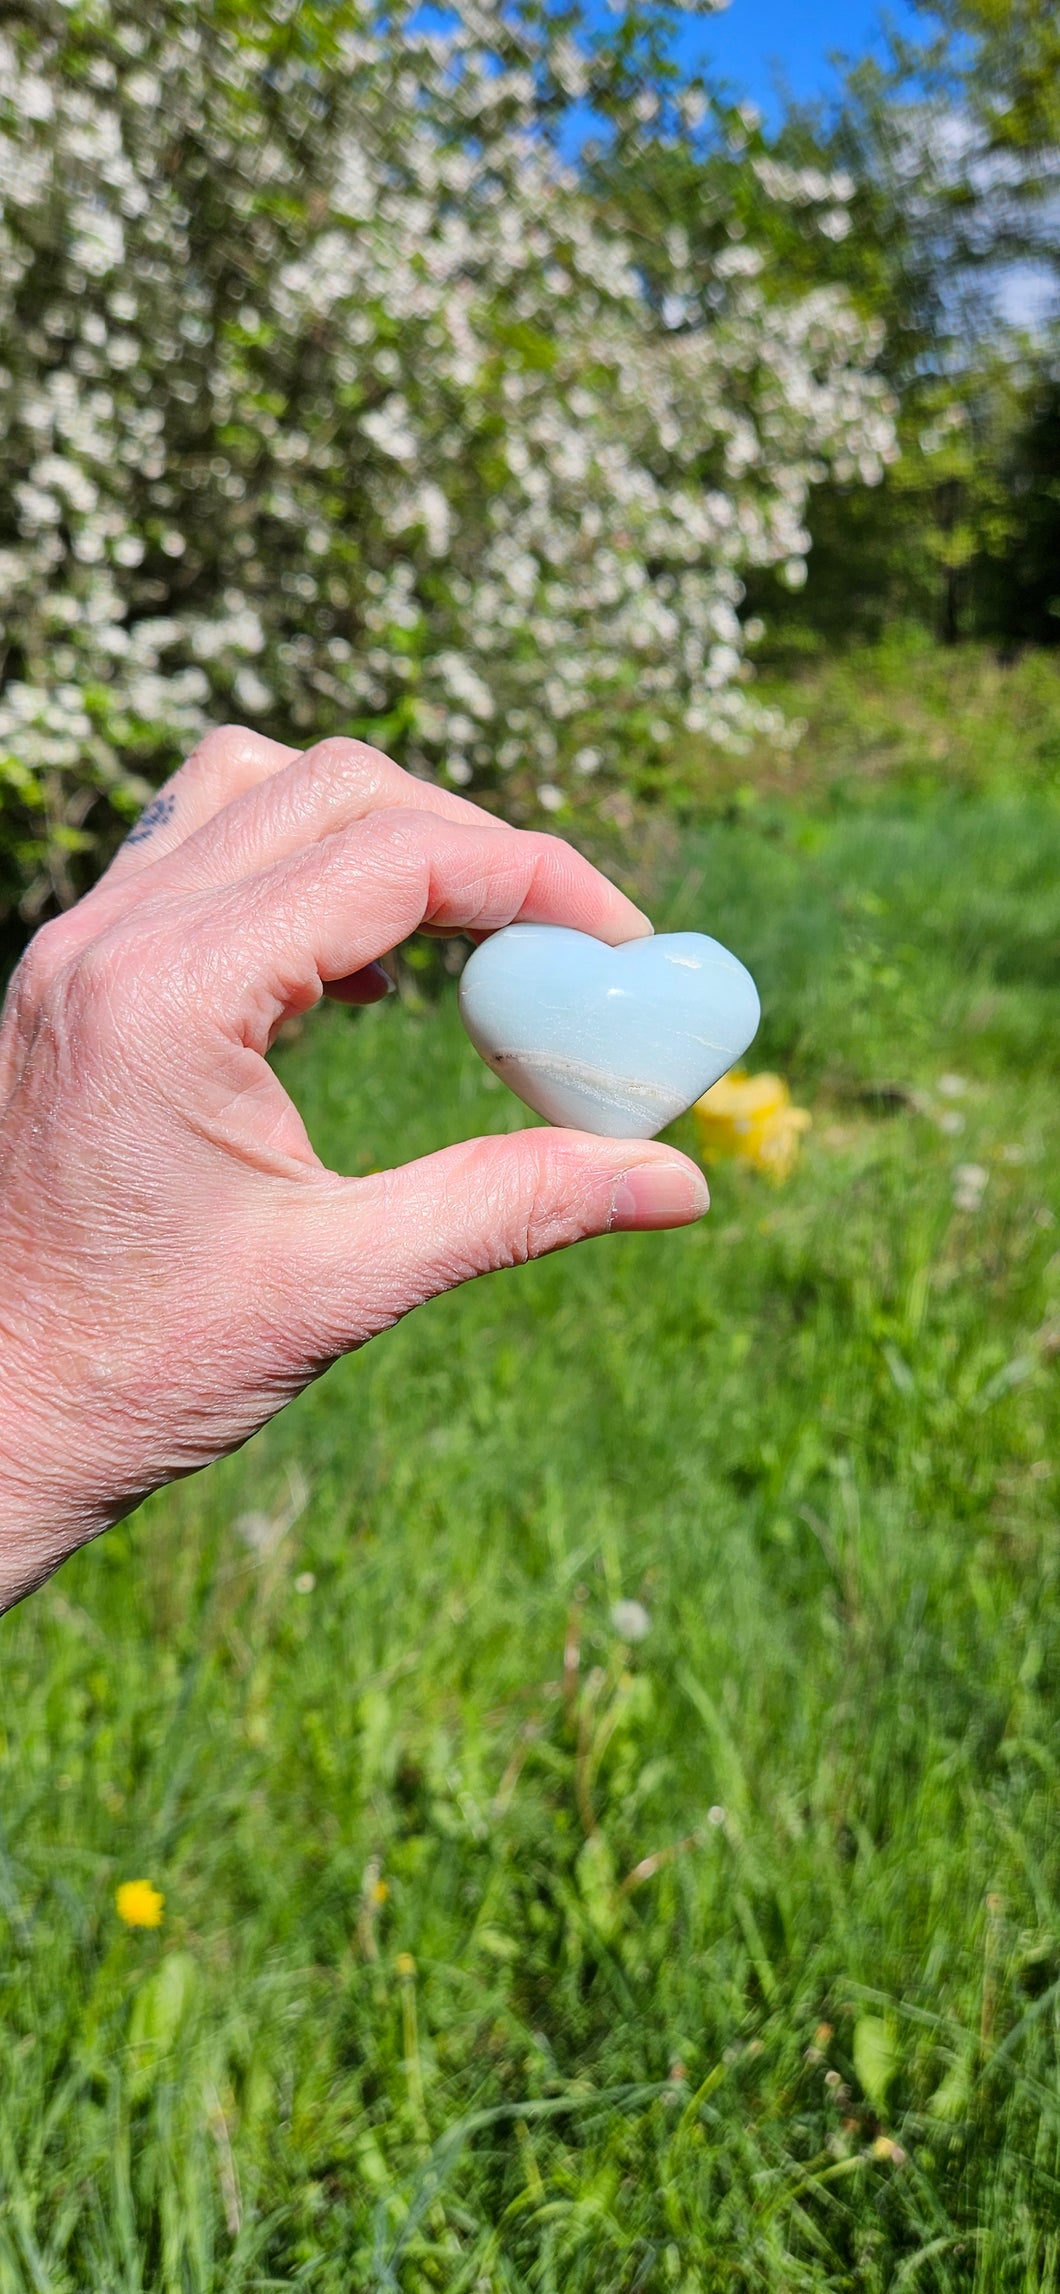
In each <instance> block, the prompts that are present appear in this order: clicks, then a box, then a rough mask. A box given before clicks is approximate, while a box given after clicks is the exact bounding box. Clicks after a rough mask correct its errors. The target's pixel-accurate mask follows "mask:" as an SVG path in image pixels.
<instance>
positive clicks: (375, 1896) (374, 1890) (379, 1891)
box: [368, 1880, 390, 1904]
mask: <svg viewBox="0 0 1060 2294" xmlns="http://www.w3.org/2000/svg"><path fill="white" fill-rule="evenodd" d="M389 1894H390V1884H389V1881H387V1880H373V1881H372V1885H371V1887H370V1888H369V1890H368V1901H369V1903H371V1904H385V1902H386V1900H387V1897H388V1896H389Z"/></svg>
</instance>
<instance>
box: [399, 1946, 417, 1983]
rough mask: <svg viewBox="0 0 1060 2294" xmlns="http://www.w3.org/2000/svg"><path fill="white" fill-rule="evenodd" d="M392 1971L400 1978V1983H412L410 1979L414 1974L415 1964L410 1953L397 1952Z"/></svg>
mask: <svg viewBox="0 0 1060 2294" xmlns="http://www.w3.org/2000/svg"><path fill="white" fill-rule="evenodd" d="M394 1971H395V1974H397V1975H399V1976H400V1977H401V1981H402V1983H411V1982H412V1978H413V1976H414V1975H415V1973H416V1962H415V1960H414V1959H413V1957H412V1953H411V1952H410V1951H399V1953H398V1955H397V1958H396V1960H395V1961H394Z"/></svg>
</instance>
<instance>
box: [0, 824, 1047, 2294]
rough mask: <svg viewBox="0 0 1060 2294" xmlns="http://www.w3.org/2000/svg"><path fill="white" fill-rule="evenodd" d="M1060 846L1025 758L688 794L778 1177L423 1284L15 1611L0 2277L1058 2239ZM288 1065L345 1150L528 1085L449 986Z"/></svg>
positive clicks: (7, 1717) (909, 2260)
mask: <svg viewBox="0 0 1060 2294" xmlns="http://www.w3.org/2000/svg"><path fill="white" fill-rule="evenodd" d="M1058 883H1060V819H1058V816H1057V814H1056V812H1055V810H1052V809H1051V808H1050V804H1049V801H1048V797H1047V794H1045V793H1042V792H1039V793H1038V794H1037V795H1028V796H1027V797H1025V798H1023V799H1020V798H1019V797H1018V796H1017V795H1015V794H1013V793H1012V791H1011V789H1006V790H1004V791H1003V792H1002V793H1000V794H997V795H990V794H982V793H980V794H978V795H972V796H968V795H964V796H963V797H961V799H960V800H959V801H958V800H956V799H946V798H938V797H936V796H934V795H933V796H931V797H924V798H922V799H921V800H919V802H918V804H917V806H916V809H914V806H913V800H912V799H911V798H910V797H909V795H908V792H906V793H904V794H903V793H900V792H899V793H896V792H895V791H894V790H892V789H889V788H888V786H886V785H885V786H884V787H882V788H881V789H880V791H879V792H878V794H877V796H876V798H875V799H874V800H873V802H872V804H871V806H868V807H866V806H865V805H864V804H863V803H861V802H860V801H859V804H858V806H857V807H856V808H854V809H850V808H845V807H842V806H840V807H839V808H838V810H835V811H833V812H829V813H826V812H825V811H824V810H821V811H819V812H818V813H817V814H816V815H815V816H811V815H810V814H808V813H807V812H805V811H799V810H794V809H790V808H789V809H784V808H780V809H777V810H770V817H769V819H768V820H763V821H762V822H761V824H757V823H756V821H755V819H754V817H753V816H752V817H750V818H748V817H744V818H742V819H737V820H735V821H734V822H730V823H723V824H718V825H715V826H712V827H710V828H707V829H703V830H696V831H694V832H692V831H690V832H689V833H688V834H687V835H686V836H685V837H684V839H683V840H682V847H681V851H680V855H679V865H678V866H677V868H676V871H675V874H674V877H673V881H672V883H671V885H670V887H669V889H668V890H666V891H664V892H663V893H661V894H660V895H659V898H658V900H657V902H656V907H657V912H658V914H659V918H660V920H661V921H667V922H671V923H673V924H675V925H680V926H687V925H689V924H694V923H698V924H702V925H703V926H704V927H705V928H706V929H708V930H711V931H713V932H716V933H717V934H718V935H719V936H720V937H721V938H723V939H726V940H729V941H730V942H731V944H732V945H733V946H734V947H735V948H736V949H737V950H738V952H739V953H740V955H741V956H743V957H744V958H745V959H746V960H747V961H748V962H749V963H750V964H751V965H752V967H753V969H754V970H755V972H756V975H757V976H758V978H759V980H760V983H761V986H762V990H763V1001H764V1005H765V1008H766V1021H765V1025H764V1029H763V1033H762V1035H761V1037H760V1039H759V1042H758V1044H757V1045H756V1046H755V1049H754V1053H753V1059H754V1062H755V1064H756V1065H762V1066H765V1065H769V1066H776V1067H778V1068H780V1070H781V1071H782V1072H783V1073H784V1074H785V1075H786V1076H787V1078H788V1079H789V1081H790V1083H791V1085H792V1089H793V1091H794V1094H795V1096H796V1098H797V1099H798V1100H799V1101H800V1102H801V1103H802V1104H805V1105H808V1106H810V1107H811V1108H812V1109H813V1113H814V1129H813V1131H812V1132H811V1133H810V1134H809V1136H808V1138H807V1140H806V1142H805V1145H804V1148H803V1153H802V1157H801V1160H800V1162H799V1165H798V1167H797V1169H796V1171H795V1173H794V1175H793V1176H792V1178H791V1180H790V1181H789V1182H788V1184H787V1185H786V1186H785V1187H784V1188H782V1189H780V1190H774V1189H772V1188H771V1187H769V1186H768V1185H767V1184H766V1183H765V1182H764V1181H763V1180H762V1179H761V1178H759V1177H757V1176H756V1175H755V1174H753V1173H749V1172H741V1171H739V1170H736V1169H734V1168H727V1167H722V1168H719V1169H718V1170H717V1171H716V1172H715V1173H714V1174H713V1181H712V1183H713V1188H714V1197H715V1200H714V1208H713V1211H712V1214H711V1216H710V1218H709V1219H708V1220H707V1221H706V1222H705V1223H704V1224H703V1225H702V1226H701V1227H699V1228H697V1229H695V1230H693V1231H691V1232H689V1233H686V1234H675V1235H667V1236H655V1237H611V1238H607V1239H604V1240H602V1241H600V1242H599V1243H595V1244H592V1245H589V1246H586V1247H584V1248H583V1249H582V1250H580V1251H578V1252H576V1253H569V1254H566V1255H563V1256H560V1257H558V1258H556V1259H553V1260H551V1261H549V1262H547V1263H544V1264H541V1265H539V1266H537V1267H534V1268H529V1269H524V1270H521V1271H519V1272H515V1273H511V1274H506V1275H502V1276H497V1277H493V1278H491V1279H490V1280H488V1281H486V1282H483V1283H480V1284H478V1285H476V1286H474V1287H473V1288H472V1289H470V1290H468V1291H466V1292H464V1293H462V1294H460V1295H458V1296H454V1297H452V1298H449V1299H444V1300H439V1301H436V1302H435V1303H434V1304H433V1305H431V1306H429V1307H428V1308H426V1309H423V1310H421V1311H420V1312H419V1313H418V1314H417V1315H415V1316H414V1317H413V1318H411V1319H410V1320H409V1322H407V1323H406V1324H405V1325H404V1326H403V1327H402V1328H400V1329H399V1330H396V1331H394V1332H392V1333H391V1334H390V1335H388V1336H387V1337H386V1338H384V1339H382V1340H380V1341H378V1342H377V1343H376V1344H375V1345H374V1346H373V1347H372V1348H371V1349H369V1350H368V1351H367V1352H366V1353H365V1354H364V1355H363V1356H361V1357H360V1358H358V1359H355V1360H352V1361H349V1362H347V1363H344V1364H342V1365H340V1366H339V1367H338V1368H337V1369H336V1370H335V1371H333V1372H332V1373H331V1374H330V1376H329V1377H328V1378H327V1379H326V1380H324V1381H323V1383H322V1384H321V1385H320V1386H319V1387H317V1388H316V1389H315V1390H314V1391H313V1392H311V1393H310V1394H307V1395H306V1396H305V1397H304V1398H303V1400H302V1401H301V1402H300V1403H299V1404H298V1405H297V1406H296V1407H295V1408H293V1409H291V1410H290V1411H288V1412H287V1413H286V1415H285V1416H284V1417H283V1418H282V1419H281V1420H280V1421H278V1422H277V1423H276V1425H275V1426H274V1427H272V1428H271V1429H270V1430H269V1431H268V1432H267V1433H266V1434H265V1435H263V1436H262V1437H261V1438H259V1440H258V1441H256V1442H255V1443H254V1444H252V1445H251V1447H250V1448H249V1449H248V1450H247V1451H246V1452H245V1453H243V1455H242V1456H240V1457H239V1458H237V1459H233V1460H231V1461H229V1462H228V1463H227V1464H225V1465H224V1466H222V1467H220V1468H218V1469H216V1470H215V1471H213V1472H212V1473H210V1474H209V1475H206V1476H204V1477H202V1478H200V1479H199V1480H197V1481H194V1482H190V1483H187V1484H185V1485H183V1486H182V1487H181V1488H179V1489H177V1490H175V1491H173V1492H171V1493H168V1494H167V1495H165V1496H163V1497H161V1498H159V1499H157V1500H155V1501H154V1502H153V1503H152V1504H151V1505H149V1506H148V1507H147V1508H145V1509H144V1511H143V1513H142V1514H141V1515H140V1516H139V1517H138V1518H137V1519H136V1521H134V1522H133V1523H130V1524H128V1525H126V1526H125V1527H123V1528H122V1529H120V1530H118V1531H116V1532H115V1533H113V1534H112V1536H111V1537H110V1538H108V1539H107V1540H106V1541H105V1542H104V1543H103V1544H102V1545H101V1546H100V1547H98V1548H97V1549H96V1550H95V1551H93V1552H92V1553H89V1554H86V1555H84V1556H82V1557H81V1558H80V1559H79V1560H78V1561H76V1562H75V1563H74V1564H72V1565H71V1566H69V1567H68V1568H67V1569H66V1570H65V1571H64V1572H63V1573H62V1575H61V1577H60V1578H59V1579H58V1580H57V1581H56V1583H55V1584H54V1585H53V1587H52V1588H51V1589H50V1590H49V1591H48V1592H46V1593H45V1594H44V1595H43V1596H41V1597H40V1598H39V1599H37V1600H36V1601H34V1602H32V1603H30V1604H28V1605H27V1606H26V1607H25V1608H24V1609H22V1610H20V1611H18V1612H16V1613H15V1614H14V1615H13V1616H12V1617H11V1618H10V1619H9V1620H8V1621H7V1622H6V1624H5V1626H4V1628H3V1640H2V1656H3V1706H2V1721H3V1729H4V1769H3V1779H4V1782H3V1800H2V1806H3V1815H4V1825H5V1834H4V1838H3V1843H2V1847H0V1915H2V1920H3V1923H4V1929H5V1933H4V1944H3V1954H2V1969H0V1972H2V1975H3V1991H2V1993H0V1999H2V2002H3V2006H2V2023H0V2051H2V2052H0V2176H2V2181H3V2185H4V2193H5V2195H4V2202H3V2207H2V2209H0V2294H7V2290H8V2289H11V2290H12V2294H14V2290H15V2289H18V2290H19V2294H21V2290H22V2289H24V2288H25V2289H29V2288H33V2289H49V2290H51V2289H54V2290H56V2294H59V2290H62V2294H66V2290H68V2289H69V2290H71V2294H74V2290H77V2294H81V2290H82V2289H86V2288H91V2289H93V2294H95V2290H96V2289H104V2288H105V2289H114V2290H115V2294H117V2290H119V2289H120V2290H121V2294H133V2289H137V2290H140V2289H143V2290H146V2289H149V2288H150V2289H154V2288H159V2289H162V2288H164V2289H167V2290H168V2289H171V2288H172V2289H178V2288H179V2289H180V2290H181V2294H184V2290H186V2289H194V2290H196V2294H197V2290H198V2289H200V2288H201V2289H206V2288H210V2289H214V2288H216V2289H222V2288H223V2289H236V2288H240V2289H242V2288H247V2289H249V2288H258V2287H267V2286H284V2287H286V2286H294V2285H297V2286H305V2287H312V2288H320V2289H327V2290H328V2294H332V2290H334V2294H340V2290H341V2294H346V2290H348V2289H357V2290H359V2289H361V2288H365V2289H369V2288H371V2289H374V2288H381V2289H382V2288H386V2289H397V2288H400V2289H402V2294H404V2290H412V2289H417V2290H418V2289H425V2288H428V2287H431V2288H444V2289H446V2290H447V2294H448V2290H450V2289H454V2290H456V2289H466V2290H467V2294H471V2289H474V2288H477V2289H480V2290H481V2294H485V2290H486V2289H490V2290H493V2289H496V2290H498V2294H499V2290H501V2289H504V2290H505V2294H508V2290H509V2289H511V2290H515V2289H518V2290H520V2294H521V2290H522V2289H524V2288H525V2289H528V2290H529V2289H533V2290H534V2294H539V2290H540V2294H550V2290H553V2289H554V2290H556V2294H568V2290H576V2294H578V2290H582V2289H585V2290H588V2289H593V2290H594V2294H595V2290H600V2294H605V2290H606V2294H613V2290H614V2294H634V2289H637V2290H646V2289H647V2290H652V2294H654V2290H655V2289H659V2290H660V2294H662V2290H668V2289H671V2288H676V2289H683V2290H684V2294H692V2290H693V2289H695V2290H696V2294H698V2290H699V2289H702V2288H710V2289H712V2288H714V2287H718V2288H719V2289H720V2288H723V2287H724V2288H726V2289H729V2288H736V2289H750V2288H762V2289H769V2290H770V2294H774V2290H775V2294H792V2290H795V2289H803V2288H806V2289H818V2288H820V2289H823V2288H832V2287H855V2286H856V2287H858V2288H861V2287H866V2288H870V2289H874V2288H877V2287H878V2288H880V2289H883V2288H885V2287H886V2288H891V2287H899V2286H900V2287H918V2288H946V2289H949V2288H955V2289H956V2288H964V2287H968V2288H975V2289H986V2288H990V2289H993V2288H1004V2289H1009V2288H1011V2289H1019V2290H1020V2294H1030V2290H1031V2289H1035V2290H1036V2289H1038V2288H1046V2287H1050V2286H1053V2285H1055V2284H1056V2283H1057V2279H1058V2270H1060V2231H1058V2228H1057V2226H1058V2224H1060V2106H1058V2100H1057V2095H1058V2088H1057V2069H1058V2064H1057V2051H1058V2050H1057V2038H1058V2028H1060V1903H1058V1900H1057V1889H1058V1868H1060V1857H1058V1849H1057V1806H1058V1782H1060V1776H1058V1769H1060V1729H1058V1718H1057V1681H1058V1667H1060V1631H1058V1625H1057V1606H1056V1593H1057V1577H1058V1564H1060V1540H1058V1537H1057V1528H1056V1508H1055V1486H1056V1485H1055V1481H1054V1480H1053V1478H1052V1461H1053V1459H1054V1458H1055V1455H1056V1449H1057V1444H1056V1408H1055V1399H1054V1387H1055V1370H1054V1367H1053V1365H1054V1358H1055V1354H1056V1352H1057V1349H1058V1347H1060V1229H1058V1227H1057V1225H1056V1223H1055V1222H1056V1215H1057V1212H1058V1211H1060V1199H1058V1197H1060V1190H1058V1187H1057V1181H1056V1149H1057V1130H1058V1125H1057V1111H1056V1095H1055V1086H1056V1067H1057V1049H1056V1023H1055V983H1056V959H1057V950H1058V945H1060V893H1058V890H1057V886H1058ZM280 1057H281V1059H282V1063H283V1071H284V1074H285V1078H286V1080H287V1081H288V1083H289V1085H290V1087H291V1089H292V1090H293V1091H294V1093H295V1095H296V1097H297V1098H298V1100H299V1103H300V1105H301V1106H302V1107H303V1109H304V1111H305V1113H306V1116H307V1120H308V1122H309V1126H310V1130H311V1132H312V1135H313V1137H314V1140H315V1141H316V1142H317V1144H318V1145H319V1147H320V1149H321V1151H322V1152H323V1153H324V1154H326V1155H327V1156H329V1157H330V1158H332V1159H333V1160H334V1161H335V1162H336V1163H337V1164H339V1165H340V1166H341V1167H343V1168H345V1169H347V1170H350V1171H357V1170H359V1169H367V1168H369V1167H371V1166H374V1165H377V1164H381V1163H386V1162H390V1161H393V1160H397V1159H398V1158H400V1157H403V1156H405V1155H409V1154H417V1153H421V1152H424V1151H426V1150H428V1149H430V1148H431V1147H433V1146H435V1145H438V1144H440V1143H442V1142H443V1141H445V1140H447V1139H452V1138H458V1137H462V1136H466V1135H467V1134H469V1133H471V1132H472V1131H475V1130H480V1129H487V1130H490V1129H494V1130H495V1129H499V1128H504V1127H508V1126H514V1125H516V1124H518V1123H519V1122H521V1121H522V1115H521V1111H520V1110H519V1109H518V1107H517V1106H516V1103H515V1102H514V1101H512V1100H510V1099H509V1098H508V1096H507V1094H505V1093H504V1091H503V1089H502V1088H501V1087H499V1086H498V1085H497V1084H496V1082H495V1079H494V1078H493V1077H492V1076H491V1075H490V1074H489V1073H488V1072H487V1070H486V1069H485V1068H484V1067H483V1066H482V1065H481V1063H480V1062H479V1061H478V1060H477V1059H476V1058H475V1055H474V1054H473V1053H472V1052H471V1050H470V1047H469V1046H468V1044H467V1042H466V1040H465V1039H464V1037H463V1035H462V1032H461V1030H460V1028H459V1025H458V1022H457V1019H456V1014H455V1004H454V1001H453V999H452V997H451V996H450V997H449V998H448V1000H445V999H443V1002H442V1004H441V1006H440V1008H438V1009H437V1010H435V1011H429V1012H424V1013H421V1014H416V1013H413V1012H411V1011H410V1010H408V1009H406V1008H403V1007H401V1006H399V1005H398V1004H397V1002H396V1000H395V999H391V1001H390V1002H389V1003H388V1004H387V1005H386V1006H383V1007H378V1008H376V1009H374V1010H372V1011H370V1012H366V1013H363V1014H358V1015H351V1014H350V1013H348V1012H346V1011H340V1010H335V1009H331V1010H329V1011H327V1012H325V1013H323V1014H322V1015H319V1016H317V1017H316V1018H315V1019H314V1020H313V1021H312V1022H311V1023H310V1024H309V1025H307V1027H306V1028H305V1030H304V1032H303V1034H302V1035H301V1037H300V1038H299V1040H298V1041H297V1042H295V1043H292V1044H289V1045H288V1046H286V1047H285V1048H284V1050H283V1051H282V1053H281V1054H280ZM675 1136H676V1137H678V1138H679V1139H680V1140H681V1142H682V1144H685V1145H686V1146H689V1147H691V1146H692V1144H693V1134H692V1128H691V1125H690V1124H686V1125H685V1126H679V1127H678V1129H677V1132H676V1133H675ZM969 1172H974V1173H976V1174H978V1176H977V1177H975V1178H974V1179H971V1180H970V1179H969V1178H968V1173H969ZM970 1202H974V1204H975V1205H976V1206H977V1207H974V1208H972V1207H969V1204H970ZM630 1602H635V1603H638V1604H640V1605H641V1607H642V1609H643V1611H644V1612H645V1613H646V1615H647V1617H648V1619H649V1620H650V1623H649V1626H648V1629H647V1631H646V1632H644V1633H643V1637H641V1638H639V1639H635V1640H633V1639H629V1638H627V1639H625V1640H624V1639H623V1638H622V1634H623V1633H626V1634H628V1633H629V1629H630V1623H631V1613H630V1612H629V1610H628V1608H627V1609H626V1610H622V1609H621V1608H620V1609H618V1610H617V1617H616V1604H619V1603H626V1604H629V1603H630ZM632 1621H633V1623H634V1624H635V1625H639V1624H640V1622H641V1621H640V1620H637V1619H635V1618H634V1619H633V1620H632ZM139 1879H144V1880H147V1881H149V1882H150V1883H151V1884H152V1886H153V1887H155V1888H157V1889H158V1890H160V1891H162V1892H163V1893H164V1897H165V1908H164V1915H163V1918H162V1924H161V1926H160V1927H159V1928H158V1929H157V1930H146V1929H144V1930H137V1929H130V1928H127V1927H126V1926H124V1925H123V1924H122V1921H121V1920H120V1919H119V1917H118V1915H117V1913H116V1910H115V1890H116V1888H117V1887H118V1886H119V1885H120V1884H121V1883H122V1882H124V1881H129V1880H139Z"/></svg>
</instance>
